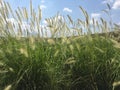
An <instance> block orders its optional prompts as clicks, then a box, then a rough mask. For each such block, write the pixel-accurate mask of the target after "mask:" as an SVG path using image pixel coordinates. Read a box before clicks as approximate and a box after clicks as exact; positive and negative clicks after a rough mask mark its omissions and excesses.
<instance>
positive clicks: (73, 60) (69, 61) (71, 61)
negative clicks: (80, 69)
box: [65, 57, 76, 64]
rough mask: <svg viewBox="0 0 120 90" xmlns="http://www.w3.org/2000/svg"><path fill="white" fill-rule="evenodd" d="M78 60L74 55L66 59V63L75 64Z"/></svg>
mask: <svg viewBox="0 0 120 90" xmlns="http://www.w3.org/2000/svg"><path fill="white" fill-rule="evenodd" d="M75 62H76V61H75V59H74V57H70V58H68V59H67V60H66V61H65V64H74V63H75Z"/></svg>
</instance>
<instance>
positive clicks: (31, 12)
mask: <svg viewBox="0 0 120 90" xmlns="http://www.w3.org/2000/svg"><path fill="white" fill-rule="evenodd" d="M30 15H31V18H32V16H33V6H32V0H30Z"/></svg>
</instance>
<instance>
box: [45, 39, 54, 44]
mask: <svg viewBox="0 0 120 90" xmlns="http://www.w3.org/2000/svg"><path fill="white" fill-rule="evenodd" d="M47 42H48V43H49V44H50V45H54V44H55V41H54V40H53V39H48V40H47Z"/></svg>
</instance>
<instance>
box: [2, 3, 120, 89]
mask: <svg viewBox="0 0 120 90" xmlns="http://www.w3.org/2000/svg"><path fill="white" fill-rule="evenodd" d="M4 5H5V7H4V8H5V9H4V10H0V15H1V17H0V27H1V28H0V32H1V33H0V34H1V38H0V90H117V89H114V88H116V87H117V86H119V85H120V43H119V42H120V41H119V40H120V37H119V33H118V32H119V29H120V28H119V26H117V25H112V27H111V25H110V24H111V23H109V22H107V21H105V20H104V19H102V18H101V21H94V19H93V20H92V22H93V23H92V27H91V23H90V17H89V15H88V14H87V12H86V11H85V10H84V9H82V8H81V7H80V9H81V11H82V12H83V14H84V16H85V21H83V20H80V19H78V20H77V21H76V22H74V21H73V20H72V19H71V17H70V16H69V15H68V18H63V19H62V20H59V18H58V15H56V16H55V17H52V18H48V19H46V21H47V22H48V25H47V26H46V27H47V28H49V30H50V32H51V34H52V35H51V37H50V38H44V37H42V36H40V34H39V33H38V34H36V36H35V35H34V36H32V35H31V34H30V33H29V30H28V29H26V33H27V37H26V36H25V37H23V34H24V32H23V31H24V30H23V28H22V21H27V22H29V23H30V26H31V31H34V28H35V27H37V29H38V32H41V31H40V30H42V29H41V27H40V22H41V18H42V17H41V10H40V8H38V12H37V13H38V14H36V12H34V10H33V9H32V3H31V4H30V6H31V7H30V13H31V14H30V15H29V13H28V12H27V10H26V9H25V8H22V9H21V8H18V10H16V12H13V11H12V9H11V8H10V5H9V4H8V3H6V2H4ZM108 13H109V12H108ZM9 16H10V17H11V16H12V17H13V18H15V19H16V20H17V22H18V26H17V27H18V31H17V33H16V32H15V31H16V28H15V27H14V25H13V24H12V23H11V22H9V21H8V20H7V19H8V18H9ZM55 18H56V20H55ZM71 26H72V27H71ZM82 27H84V29H83V28H82ZM44 29H45V28H44ZM73 29H74V30H75V31H76V32H77V34H75V33H73V34H71V33H72V31H71V30H73ZM84 30H86V32H84V33H83V31H84ZM93 31H94V34H93ZM98 31H99V32H100V33H101V34H100V33H98ZM109 32H110V33H109ZM67 34H68V36H69V35H71V36H69V37H68V36H67ZM57 35H59V37H57ZM118 90H119V89H118Z"/></svg>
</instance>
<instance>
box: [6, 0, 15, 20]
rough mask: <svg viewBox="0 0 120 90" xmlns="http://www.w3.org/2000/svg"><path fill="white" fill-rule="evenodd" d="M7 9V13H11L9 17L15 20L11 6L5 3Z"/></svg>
mask: <svg viewBox="0 0 120 90" xmlns="http://www.w3.org/2000/svg"><path fill="white" fill-rule="evenodd" d="M7 7H8V11H9V13H11V15H12V17H13V18H15V15H14V13H13V10H12V9H11V6H10V4H9V3H8V2H7Z"/></svg>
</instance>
